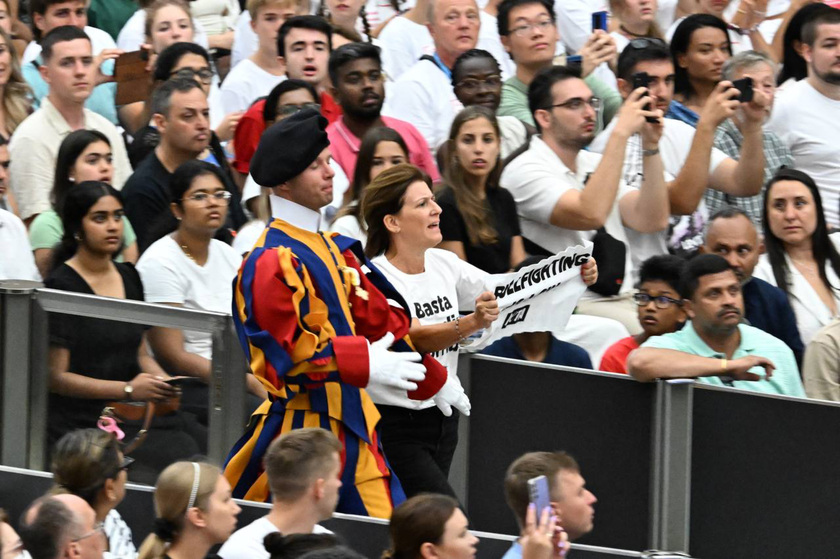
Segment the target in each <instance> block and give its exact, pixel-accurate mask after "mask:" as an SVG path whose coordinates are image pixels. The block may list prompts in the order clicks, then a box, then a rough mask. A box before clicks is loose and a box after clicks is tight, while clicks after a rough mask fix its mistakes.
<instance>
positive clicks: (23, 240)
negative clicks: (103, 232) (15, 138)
mask: <svg viewBox="0 0 840 559" xmlns="http://www.w3.org/2000/svg"><path fill="white" fill-rule="evenodd" d="M8 165H9V149H8V148H7V147H6V143H5V141H4V140H3V139H2V137H0V194H2V193H3V192H4V191H6V188H7V187H6V185H7V184H8V181H9V173H8V171H7V169H8ZM0 247H3V258H0V279H23V280H32V281H41V277H42V276H41V274H40V273H39V272H38V268H37V267H36V266H35V258H34V257H33V255H32V247H31V246H30V244H29V237H28V236H27V234H26V226H25V225H24V224H23V222H22V221H21V220H20V218H19V217H18V216H16V215H15V214H14V213H12V212H10V211H8V210H6V209H4V208H2V207H0Z"/></svg>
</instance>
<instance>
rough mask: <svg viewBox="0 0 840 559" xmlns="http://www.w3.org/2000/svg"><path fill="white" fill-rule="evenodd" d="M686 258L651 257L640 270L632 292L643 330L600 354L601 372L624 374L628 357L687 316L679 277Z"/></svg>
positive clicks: (671, 329)
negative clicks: (653, 337) (601, 355)
mask: <svg viewBox="0 0 840 559" xmlns="http://www.w3.org/2000/svg"><path fill="white" fill-rule="evenodd" d="M684 265H685V261H684V260H683V259H682V258H680V257H679V256H673V255H670V254H662V255H659V256H651V257H650V258H648V259H647V260H645V261H644V262H643V263H642V266H641V268H640V270H639V283H638V289H639V291H638V293H636V294H635V295H633V300H634V301H636V305H637V306H638V309H639V310H638V313H639V323H640V324H641V326H642V331H641V333H639V334H636V335H635V336H629V337H627V338H624V339H623V340H620V341H618V342H616V343H615V344H613V345H612V346H610V348H609V349H607V351H606V352H604V355H603V357H601V365H600V366H599V367H598V369H599V370H601V371H607V372H608V373H621V374H623V375H626V374H627V356H628V355H630V352H631V351H633V350H634V349H637V348H638V347H639V346H641V345H642V344H643V343H645V342H646V341H647V340H648V339H649V338H651V337H652V336H661V335H663V334H668V333H670V332H676V331H677V330H679V329H680V328H682V327H683V325H684V324H685V321H686V320H687V319H688V317H687V315H686V314H685V309H684V308H683V301H682V298H681V297H680V276H681V275H682V270H683V266H684Z"/></svg>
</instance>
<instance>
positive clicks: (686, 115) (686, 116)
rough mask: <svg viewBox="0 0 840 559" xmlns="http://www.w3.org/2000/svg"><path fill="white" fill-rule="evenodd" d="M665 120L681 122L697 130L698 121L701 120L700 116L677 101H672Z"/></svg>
mask: <svg viewBox="0 0 840 559" xmlns="http://www.w3.org/2000/svg"><path fill="white" fill-rule="evenodd" d="M665 118H673V119H675V120H681V121H683V122H685V123H686V124H690V125H691V126H693V127H694V128H697V121H698V120H700V115H699V114H697V113H695V112H694V111H692V110H691V109H689V108H688V107H686V106H685V105H683V104H682V103H680V102H679V101H677V100H676V99H675V100H673V101H671V104H670V105H668V112H667V113H665Z"/></svg>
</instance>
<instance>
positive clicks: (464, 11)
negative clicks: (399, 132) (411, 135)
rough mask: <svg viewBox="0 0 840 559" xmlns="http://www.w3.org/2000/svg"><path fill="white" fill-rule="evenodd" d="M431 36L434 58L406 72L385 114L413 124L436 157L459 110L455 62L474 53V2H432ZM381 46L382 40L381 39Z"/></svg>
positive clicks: (476, 23)
mask: <svg viewBox="0 0 840 559" xmlns="http://www.w3.org/2000/svg"><path fill="white" fill-rule="evenodd" d="M431 2H432V3H433V4H432V6H433V9H432V8H430V10H429V14H430V15H431V16H433V17H432V19H430V21H429V24H428V26H429V32H430V33H431V35H432V39H433V41H434V53H433V54H432V55H431V56H424V57H423V58H421V59H420V60H419V61H417V62H415V63H414V64H413V65H412V66H411V67H410V68H408V69H407V70H406V71H405V72H404V73H403V74H402V75H400V77H399V79H397V81H396V82H394V85H393V86H391V90H390V92H389V93H390V94H389V96H388V100H387V105H386V106H385V112H386V113H387V114H390V115H393V116H395V117H397V118H399V119H401V120H405V121H408V122H410V123H411V124H413V125H414V126H415V127H416V128H417V130H419V131H420V133H421V134H422V135H423V137H424V138H425V139H426V143H427V144H428V145H429V148H430V149H431V150H432V151H433V152H434V151H436V150H437V149H438V147H440V145H441V144H442V143H444V142H445V141H446V137H447V134H449V128H450V127H451V126H452V120H453V119H454V118H455V114H456V113H457V112H458V111H459V110H460V109H461V108H462V107H461V103H460V101H458V98H457V97H455V91H454V90H453V88H452V66H453V65H454V64H455V59H457V58H458V57H459V56H460V55H462V54H463V53H465V52H467V51H468V50H470V49H472V48H475V45H476V42H477V41H478V28H479V25H480V23H479V21H480V20H479V15H478V6H477V5H476V3H475V0H431ZM383 40H384V39H383Z"/></svg>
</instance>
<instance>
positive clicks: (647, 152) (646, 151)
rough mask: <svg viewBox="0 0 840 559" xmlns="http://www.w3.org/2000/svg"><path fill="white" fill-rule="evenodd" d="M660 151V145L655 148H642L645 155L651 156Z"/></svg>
mask: <svg viewBox="0 0 840 559" xmlns="http://www.w3.org/2000/svg"><path fill="white" fill-rule="evenodd" d="M658 153H659V148H658V147H656V148H653V149H643V150H642V155H643V156H644V157H650V156H651V155H656V154H658Z"/></svg>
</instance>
